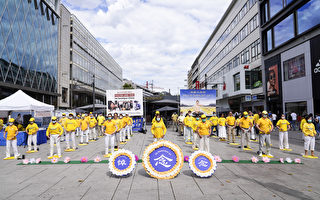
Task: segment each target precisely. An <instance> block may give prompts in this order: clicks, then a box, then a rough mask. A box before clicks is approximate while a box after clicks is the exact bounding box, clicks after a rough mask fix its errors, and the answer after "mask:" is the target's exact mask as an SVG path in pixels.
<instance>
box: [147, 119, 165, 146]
mask: <svg viewBox="0 0 320 200" xmlns="http://www.w3.org/2000/svg"><path fill="white" fill-rule="evenodd" d="M166 132H167V128H166V126H165V124H164V123H163V121H161V117H160V114H157V115H156V121H155V122H154V123H153V124H152V127H151V133H152V135H153V138H154V142H156V141H159V140H161V139H163V137H164V136H165V134H166Z"/></svg>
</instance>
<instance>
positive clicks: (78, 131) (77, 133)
mask: <svg viewBox="0 0 320 200" xmlns="http://www.w3.org/2000/svg"><path fill="white" fill-rule="evenodd" d="M76 122H77V129H76V136H77V137H79V135H81V129H80V124H81V117H80V115H77V118H76Z"/></svg>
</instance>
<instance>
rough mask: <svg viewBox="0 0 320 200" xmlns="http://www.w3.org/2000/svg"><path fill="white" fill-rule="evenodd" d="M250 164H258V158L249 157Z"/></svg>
mask: <svg viewBox="0 0 320 200" xmlns="http://www.w3.org/2000/svg"><path fill="white" fill-rule="evenodd" d="M251 162H253V163H258V162H259V158H257V157H255V156H252V157H251Z"/></svg>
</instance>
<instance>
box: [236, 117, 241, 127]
mask: <svg viewBox="0 0 320 200" xmlns="http://www.w3.org/2000/svg"><path fill="white" fill-rule="evenodd" d="M240 120H241V119H240V118H238V119H236V126H240Z"/></svg>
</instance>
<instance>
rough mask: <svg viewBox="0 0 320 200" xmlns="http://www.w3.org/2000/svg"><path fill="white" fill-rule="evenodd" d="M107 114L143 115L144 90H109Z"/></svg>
mask: <svg viewBox="0 0 320 200" xmlns="http://www.w3.org/2000/svg"><path fill="white" fill-rule="evenodd" d="M107 102H108V108H107V114H109V113H111V114H113V113H118V114H129V115H130V116H143V94H142V90H141V89H138V90H107Z"/></svg>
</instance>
